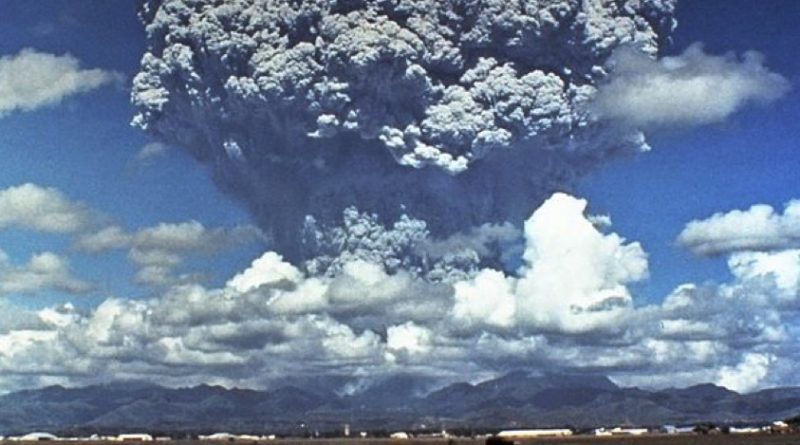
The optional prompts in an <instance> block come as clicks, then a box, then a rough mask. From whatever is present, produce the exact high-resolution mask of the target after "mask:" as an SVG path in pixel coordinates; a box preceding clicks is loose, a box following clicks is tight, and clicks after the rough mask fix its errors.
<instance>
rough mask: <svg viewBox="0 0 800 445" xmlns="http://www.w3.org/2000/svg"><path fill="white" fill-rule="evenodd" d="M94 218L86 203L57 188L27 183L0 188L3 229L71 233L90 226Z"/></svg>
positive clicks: (1, 224) (0, 223)
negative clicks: (75, 199)
mask: <svg viewBox="0 0 800 445" xmlns="http://www.w3.org/2000/svg"><path fill="white" fill-rule="evenodd" d="M91 220H92V215H91V212H90V211H89V209H88V208H87V207H86V206H85V205H83V204H82V203H79V202H75V201H72V200H70V199H69V198H67V197H66V196H64V194H63V193H61V192H60V191H58V190H56V189H54V188H50V187H42V186H39V185H36V184H31V183H27V184H22V185H19V186H14V187H8V188H6V189H2V190H0V229H3V228H7V227H15V228H21V229H28V230H37V231H42V232H51V233H69V232H76V231H79V230H82V229H85V228H87V227H88V225H89V224H90V223H91Z"/></svg>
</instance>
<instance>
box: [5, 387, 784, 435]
mask: <svg viewBox="0 0 800 445" xmlns="http://www.w3.org/2000/svg"><path fill="white" fill-rule="evenodd" d="M324 382H325V380H324V379H317V380H316V384H313V385H311V384H302V385H300V384H298V385H287V386H281V387H278V388H275V389H270V390H249V389H227V388H224V387H221V386H208V385H200V386H194V387H190V388H166V387H162V386H158V385H155V384H150V383H143V382H113V383H108V384H103V385H94V386H87V387H79V388H65V387H62V386H49V387H45V388H41V389H34V390H24V391H17V392H12V393H7V394H5V395H2V396H0V434H4V435H9V434H18V433H24V432H30V431H50V432H59V433H72V434H78V433H83V434H87V433H95V432H96V433H116V432H121V431H149V432H168V433H211V432H215V431H230V432H242V433H243V432H250V433H260V434H265V433H277V434H287V435H307V434H312V433H313V432H315V431H320V432H330V431H335V430H341V429H342V427H343V425H344V424H349V425H351V429H352V430H353V431H359V430H372V431H375V430H384V431H391V430H422V429H429V430H440V429H443V428H447V429H449V430H453V429H461V430H467V431H469V430H472V431H476V430H486V429H502V428H520V427H556V426H571V427H574V428H587V427H594V426H613V425H650V426H655V425H662V424H667V423H670V424H691V423H695V422H716V423H737V422H753V421H770V420H776V419H786V418H789V417H793V416H796V415H797V414H798V413H800V387H786V388H773V389H767V390H763V391H759V392H754V393H749V394H739V393H736V392H734V391H731V390H728V389H726V388H724V387H721V386H716V385H713V384H703V385H697V386H692V387H688V388H680V389H676V388H671V389H663V390H652V391H651V390H644V389H639V388H624V387H620V386H618V385H616V384H615V383H614V382H612V381H611V380H610V379H608V378H606V377H598V376H586V375H556V374H546V375H531V374H528V373H526V372H512V373H510V374H506V375H504V376H502V377H500V378H496V379H493V380H488V381H485V382H482V383H478V384H470V383H455V384H451V385H448V386H445V387H442V388H439V389H436V390H433V391H431V390H430V382H426V381H424V380H421V379H419V378H416V377H413V376H395V377H391V378H387V379H384V380H380V381H378V382H375V383H374V384H372V385H371V386H369V387H366V388H364V389H361V390H360V391H358V392H356V393H353V394H341V393H337V391H336V390H335V389H336V388H332V387H328V385H325V384H324Z"/></svg>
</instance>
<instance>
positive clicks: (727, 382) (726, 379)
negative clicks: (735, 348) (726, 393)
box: [719, 353, 774, 392]
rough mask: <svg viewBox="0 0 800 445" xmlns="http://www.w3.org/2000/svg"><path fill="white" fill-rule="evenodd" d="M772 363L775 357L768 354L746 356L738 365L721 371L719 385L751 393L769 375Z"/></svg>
mask: <svg viewBox="0 0 800 445" xmlns="http://www.w3.org/2000/svg"><path fill="white" fill-rule="evenodd" d="M772 361H774V357H772V356H770V355H767V354H758V353H749V354H746V355H745V356H744V359H743V361H742V362H741V363H739V364H738V365H736V366H733V367H730V366H726V367H724V368H722V369H721V370H720V373H719V384H720V385H722V386H724V387H726V388H728V389H732V390H734V391H741V392H747V391H751V390H753V389H755V388H757V387H758V384H759V383H760V382H761V380H762V379H763V378H764V377H765V376H766V375H767V372H768V371H769V366H770V363H771V362H772Z"/></svg>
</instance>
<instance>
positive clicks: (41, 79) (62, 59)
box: [0, 49, 120, 117]
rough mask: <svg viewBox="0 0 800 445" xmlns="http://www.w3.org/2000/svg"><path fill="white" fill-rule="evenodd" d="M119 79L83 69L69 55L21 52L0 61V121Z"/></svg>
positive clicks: (115, 76) (114, 75) (26, 50)
mask: <svg viewBox="0 0 800 445" xmlns="http://www.w3.org/2000/svg"><path fill="white" fill-rule="evenodd" d="M119 78H120V75H119V74H118V73H114V72H111V71H106V70H102V69H82V68H81V67H80V62H79V61H78V59H76V58H75V57H73V56H71V55H69V54H65V55H62V56H57V55H54V54H48V53H42V52H38V51H36V50H33V49H23V50H22V51H20V52H19V53H18V54H16V55H10V56H4V57H2V58H0V117H3V116H4V115H7V114H9V113H12V112H14V111H31V110H35V109H37V108H40V107H43V106H47V105H54V104H57V103H59V102H61V101H62V100H63V99H65V98H66V97H69V96H72V95H75V94H79V93H84V92H87V91H91V90H94V89H96V88H98V87H100V86H102V85H105V84H108V83H111V82H113V81H115V80H118V79H119Z"/></svg>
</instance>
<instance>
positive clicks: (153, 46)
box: [132, 0, 675, 258]
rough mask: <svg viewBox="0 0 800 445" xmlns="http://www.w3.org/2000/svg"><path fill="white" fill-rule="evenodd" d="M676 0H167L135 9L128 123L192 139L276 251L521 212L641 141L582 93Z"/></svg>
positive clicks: (438, 230)
mask: <svg viewBox="0 0 800 445" xmlns="http://www.w3.org/2000/svg"><path fill="white" fill-rule="evenodd" d="M674 3H675V1H674V0H521V1H513V2H512V1H507V0H484V1H480V0H317V1H310V0H305V1H304V0H226V1H211V0H165V1H161V2H156V1H153V2H148V3H146V4H145V6H144V7H143V8H142V13H141V16H142V19H143V21H144V22H145V24H146V26H147V45H148V48H147V52H146V54H145V55H144V57H143V59H142V63H141V72H140V73H139V74H138V75H137V76H136V78H135V80H134V87H133V93H132V100H133V103H134V104H135V106H136V108H137V110H138V113H137V115H136V116H135V118H134V121H133V123H134V125H136V126H138V127H140V128H142V129H143V130H145V131H147V132H148V133H149V134H151V135H153V136H154V137H156V138H158V139H160V140H162V141H164V142H167V143H171V144H175V145H178V146H181V147H184V148H185V149H187V150H189V151H190V152H191V153H192V154H193V156H194V157H196V158H197V159H198V160H200V161H201V162H203V163H205V164H208V165H209V166H211V168H212V170H213V172H214V175H215V179H216V180H217V181H218V183H219V185H220V186H221V187H222V188H223V189H224V190H226V191H228V192H230V193H231V194H232V195H234V196H236V197H237V198H239V199H241V200H242V201H243V202H244V203H246V205H247V206H248V207H249V208H250V209H251V210H252V211H253V213H254V214H255V216H256V218H257V219H258V221H259V222H260V223H261V224H262V225H263V226H264V228H266V229H268V230H271V231H272V233H273V234H274V237H275V241H276V244H277V247H278V249H279V250H281V251H282V252H283V253H284V254H287V255H288V256H289V257H292V258H297V257H299V256H301V255H302V249H301V247H300V244H301V243H299V239H300V233H301V228H302V225H303V221H304V220H305V217H306V215H312V216H313V217H314V218H315V220H316V221H317V223H318V224H320V225H323V226H324V225H336V224H340V223H341V219H342V212H343V210H344V209H346V208H347V207H350V206H355V207H357V208H358V209H359V210H360V211H364V212H370V213H376V214H377V215H379V218H380V219H381V220H383V221H394V220H397V219H398V218H399V217H400V215H403V214H407V215H409V216H411V217H413V218H417V219H421V220H424V221H426V223H427V227H428V229H429V230H430V231H432V232H433V234H435V235H447V234H450V233H453V232H454V231H457V230H462V229H466V228H468V227H471V226H475V225H478V224H481V223H485V222H503V221H511V222H519V221H521V220H522V219H523V218H524V217H526V216H527V215H528V214H529V213H530V212H531V211H532V209H533V208H535V206H536V205H538V204H539V203H540V202H541V201H542V199H543V198H544V197H546V196H547V195H549V193H551V192H552V191H553V190H557V189H565V188H567V189H568V188H569V187H570V185H571V184H572V182H573V179H574V178H575V177H576V176H579V175H580V174H582V173H583V172H584V171H586V170H587V169H588V168H590V167H591V166H593V165H595V164H597V163H598V162H600V161H602V160H603V159H606V158H608V157H609V156H611V155H614V154H616V153H620V152H630V151H635V150H642V149H644V148H646V144H645V141H644V138H643V137H642V135H641V134H639V133H637V132H635V131H632V130H620V129H618V128H616V129H615V128H612V127H611V126H609V125H606V124H604V123H602V122H601V121H599V120H597V119H596V118H594V117H593V116H592V114H591V112H590V111H589V109H590V107H588V106H587V104H588V103H589V102H590V101H591V100H592V98H593V97H594V95H595V93H596V91H597V90H596V85H597V84H598V82H602V80H603V79H604V77H605V76H606V74H607V73H606V70H605V68H604V64H605V63H606V62H607V60H608V58H609V56H610V55H611V53H612V51H613V50H614V49H616V48H618V47H620V46H624V45H630V46H633V47H635V48H637V49H638V50H640V51H643V52H645V53H648V54H651V55H654V54H655V53H656V51H657V49H658V45H659V43H660V42H661V41H662V40H663V39H664V38H666V36H667V35H668V34H669V32H670V31H671V29H672V27H673V24H674V21H673V18H672V15H673V10H674Z"/></svg>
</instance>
